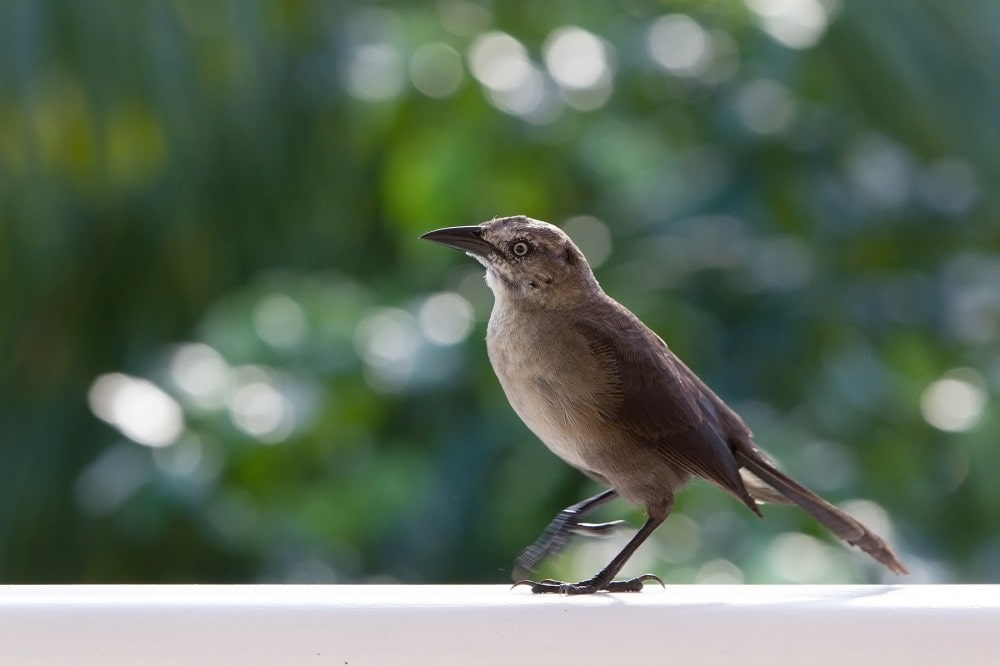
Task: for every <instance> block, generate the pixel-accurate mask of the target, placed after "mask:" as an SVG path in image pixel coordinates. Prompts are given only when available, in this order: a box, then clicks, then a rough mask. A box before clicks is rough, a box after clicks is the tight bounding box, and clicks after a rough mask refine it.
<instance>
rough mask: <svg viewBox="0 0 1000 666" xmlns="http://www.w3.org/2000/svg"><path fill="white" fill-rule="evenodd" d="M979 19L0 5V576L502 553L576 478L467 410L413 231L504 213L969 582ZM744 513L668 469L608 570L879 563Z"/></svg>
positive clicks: (975, 498) (856, 3)
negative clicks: (543, 238) (644, 534)
mask: <svg viewBox="0 0 1000 666" xmlns="http://www.w3.org/2000/svg"><path fill="white" fill-rule="evenodd" d="M997 25H1000V4H997V3H995V2H990V1H989V0H983V1H981V2H971V1H970V2H956V3H942V2H937V1H936V0H912V1H910V2H899V1H890V2H865V1H862V0H853V1H852V0H845V1H844V2H834V1H832V0H831V1H824V2H819V1H818V0H800V1H799V2H797V3H796V2H781V1H778V0H753V1H750V2H747V3H743V2H735V1H726V0H716V1H709V2H647V1H641V0H622V1H620V2H576V1H574V2H569V1H565V2H562V1H557V2H524V3H521V2H509V3H508V2H499V1H498V2H495V3H476V2H469V1H466V0H440V1H438V2H427V3H418V2H402V1H400V2H382V3H352V2H319V1H313V2H308V1H306V0H298V1H291V0H286V1H281V2H249V1H248V2H235V1H231V2H222V1H213V2H200V1H198V0H178V1H174V2H167V1H152V0H150V1H140V2H128V3H125V2H111V1H105V2H102V1H99V0H90V1H87V2H78V1H73V0H63V1H58V0H46V1H38V2H13V1H11V2H3V3H0V294H2V305H0V352H2V356H0V358H2V362H3V368H2V375H0V580H2V581H3V582H11V583H28V582H138V581H142V582H182V581H198V582H255V581H271V582H283V581H310V582H311V581H316V582H328V581H340V582H385V581H402V582H441V583H443V582H503V581H506V580H508V579H509V575H510V574H509V568H510V563H511V561H512V560H513V558H514V556H515V555H516V554H517V553H518V552H519V550H520V549H521V548H523V547H524V546H526V545H528V544H529V543H530V542H531V541H532V540H533V539H534V538H535V537H536V536H537V535H538V534H539V533H540V532H541V530H542V529H543V528H544V526H545V525H546V524H547V523H548V521H549V520H550V518H551V517H552V516H553V515H554V514H555V512H556V511H557V510H559V509H561V508H562V507H564V506H565V505H568V504H570V503H572V502H575V501H576V500H578V499H580V498H582V497H585V496H587V495H589V494H592V493H594V492H596V490H597V489H596V488H595V487H594V486H593V485H592V484H591V483H590V482H588V481H586V480H585V479H584V478H583V477H582V476H581V475H579V474H578V473H576V472H575V471H573V470H571V469H570V468H568V467H567V466H566V465H564V464H563V463H562V462H560V461H559V460H557V459H556V458H555V457H554V456H552V455H551V454H549V453H548V452H547V451H546V450H545V449H544V447H542V446H541V445H540V444H539V443H538V442H537V441H536V440H535V439H534V438H533V436H532V435H531V434H530V433H529V432H528V431H527V429H526V428H524V426H523V425H521V423H520V422H519V421H518V420H517V418H516V416H515V415H514V414H513V412H512V411H511V410H510V408H509V407H508V405H507V404H506V401H505V399H504V397H503V395H502V393H501V391H500V388H499V386H498V384H497V382H496V380H495V378H494V377H493V375H492V372H491V370H490V368H489V364H488V362H487V360H486V356H485V350H484V345H483V343H482V338H483V336H484V333H485V320H486V318H487V317H488V313H489V308H490V295H489V293H488V291H487V290H486V288H485V286H484V285H483V283H482V278H481V270H480V269H479V267H478V266H477V265H476V264H475V263H474V262H472V261H471V260H470V259H468V258H467V257H463V256H462V255H460V254H459V253H456V252H451V251H448V250H446V249H444V248H441V247H436V246H432V245H431V244H429V243H425V242H422V241H419V240H418V236H419V234H421V233H422V232H425V231H428V230H430V229H434V228H438V227H443V226H452V225H460V224H473V223H476V222H479V221H481V220H484V219H489V218H491V217H493V216H494V215H507V214H518V213H523V214H527V215H529V216H532V217H535V218H539V219H544V220H547V221H551V222H553V223H556V224H559V225H566V228H567V229H568V230H569V231H570V232H571V234H573V235H574V236H575V237H576V238H577V239H578V241H579V242H580V244H581V246H582V247H583V249H584V251H585V252H586V253H587V254H588V255H589V256H590V257H591V259H592V260H593V263H594V264H595V266H596V273H597V276H598V279H599V280H600V281H601V283H602V285H603V286H604V287H605V289H606V290H607V291H608V292H609V293H611V294H612V295H613V296H614V297H616V298H617V299H618V300H620V301H621V302H623V303H624V304H626V305H627V306H629V307H630V308H632V309H633V310H634V311H635V312H636V313H637V314H638V315H639V316H640V317H641V318H643V320H644V321H646V322H647V323H648V324H649V325H650V326H651V327H652V328H654V330H656V331H657V332H659V333H660V334H661V335H662V336H663V337H664V338H665V339H666V340H667V341H668V343H669V344H670V345H671V346H672V347H673V348H674V350H675V351H676V352H677V353H678V354H680V356H681V357H682V358H684V359H685V360H686V361H687V363H688V364H689V365H690V366H692V367H693V368H694V369H695V371H696V372H698V373H699V374H700V375H701V376H702V377H703V378H705V379H706V381H707V382H708V383H709V384H710V385H711V386H713V387H714V388H715V389H716V391H717V392H718V393H720V394H721V395H722V396H723V397H724V398H725V399H726V400H728V401H729V402H730V403H731V404H732V405H733V406H734V407H736V408H737V410H738V411H740V413H741V414H743V416H744V417H745V419H746V420H747V421H748V422H749V424H750V425H751V427H752V428H753V429H754V430H755V432H756V434H757V438H758V441H759V443H760V444H761V445H762V446H763V447H764V448H766V449H767V450H769V451H770V452H771V453H773V454H774V455H775V456H776V457H777V458H778V459H779V460H781V461H782V462H783V464H784V466H785V467H786V468H787V469H788V470H789V471H791V472H792V473H793V474H795V475H796V476H797V477H798V478H800V479H801V480H802V481H804V482H805V483H807V484H809V485H812V486H814V487H815V488H816V489H817V490H819V491H820V492H822V493H823V494H824V495H826V496H828V497H829V498H830V499H832V500H834V501H837V502H840V503H844V504H845V505H846V506H848V507H849V508H850V509H851V510H852V511H854V512H855V513H856V514H857V515H859V516H862V517H863V518H864V519H865V520H868V521H871V522H872V523H873V524H876V525H878V526H879V529H880V530H883V531H884V532H885V533H886V534H887V535H889V536H891V539H892V540H893V542H894V543H895V545H896V546H897V547H898V549H899V551H900V553H901V556H902V558H903V559H904V561H905V562H906V563H907V564H908V565H909V566H910V567H911V569H912V571H913V575H912V576H911V577H910V578H909V579H908V580H909V581H910V582H945V581H953V582H982V581H1000V573H998V572H1000V538H998V534H1000V484H998V483H997V482H996V470H997V469H1000V447H998V445H997V444H998V442H997V433H998V429H1000V423H998V419H997V415H996V406H997V397H996V396H997V390H998V388H1000V348H998V344H997V343H998V339H1000V223H998V212H1000V210H998V206H1000V203H998V199H997V190H998V188H997V183H998V182H1000V173H998V171H1000V158H998V155H1000V129H998V128H1000V123H998V116H997V113H998V109H1000V83H998V77H1000V74H998V68H997V66H996V63H997V62H1000V48H998V42H1000V40H997V38H996V29H995V28H996V26H997ZM581 216H582V217H581ZM598 260H600V261H598ZM442 293H445V294H451V295H449V296H445V297H440V298H434V299H432V300H430V301H428V299H429V298H431V297H433V296H435V295H439V294H442ZM454 294H457V295H458V296H455V295H454ZM99 378H103V379H100V381H99ZM100 414H103V415H104V419H106V420H108V421H109V422H105V420H102V419H101V418H98V415H100ZM123 423H124V424H126V425H122V424H123ZM115 424H118V425H117V426H116V425H115ZM128 424H131V425H128ZM135 428H139V431H140V432H145V433H146V435H142V436H138V438H139V439H144V438H145V439H146V440H147V441H146V443H147V444H148V443H150V442H152V443H156V444H160V446H147V445H143V444H141V443H138V442H136V441H133V440H134V439H135V438H136V436H135V432H136V430H135ZM859 500H868V501H859ZM764 512H765V515H766V520H764V521H760V520H759V519H757V518H755V517H753V516H752V515H750V513H749V512H747V511H746V510H745V509H744V508H742V507H740V506H739V504H738V503H736V502H734V501H733V500H732V499H731V498H729V497H727V496H725V495H724V494H723V493H720V492H718V491H717V490H716V489H714V488H710V487H708V486H706V485H704V484H694V485H693V486H692V488H691V489H690V490H689V491H687V492H685V493H683V494H682V495H681V496H680V498H679V501H678V507H677V513H676V515H675V516H674V517H673V518H672V519H671V520H670V521H668V524H667V525H665V526H664V527H663V528H662V529H661V530H660V531H659V532H658V533H657V535H656V538H655V539H654V540H652V541H651V542H650V543H649V544H648V545H646V546H645V547H644V548H643V549H642V550H641V551H640V553H639V556H638V557H637V561H636V562H635V563H633V564H634V566H633V569H637V570H640V571H641V570H646V569H649V570H652V571H655V572H657V573H660V574H661V575H662V576H663V577H664V579H665V580H668V581H671V582H692V581H700V582H739V581H747V582H859V581H878V580H895V579H894V578H887V577H885V576H884V575H883V573H882V572H881V571H879V569H878V567H877V566H875V565H873V564H871V563H870V562H868V561H867V558H865V557H864V556H863V555H861V554H858V553H855V552H851V551H850V550H848V549H847V548H843V547H842V546H840V545H839V544H836V543H834V542H833V541H832V540H830V539H829V538H828V537H826V536H824V535H823V534H822V532H821V530H820V529H819V528H818V527H817V526H816V524H815V523H814V522H813V521H811V520H810V519H809V518H808V517H806V516H804V515H803V514H801V513H800V512H798V511H796V510H794V509H790V508H783V507H770V508H765V510H764ZM603 515H606V516H607V517H609V518H614V517H622V516H625V517H628V518H629V520H630V521H631V522H632V523H633V524H637V523H638V522H639V521H640V520H641V516H640V515H639V514H638V513H637V512H635V511H634V510H632V509H630V508H628V507H626V506H624V505H621V504H613V505H611V506H609V507H608V509H607V510H606V511H605V512H604V514H603ZM890 517H891V519H890ZM622 538H624V535H620V536H619V537H617V540H614V539H612V540H610V541H607V542H594V541H587V542H584V543H579V544H576V546H577V547H575V548H573V549H572V550H571V551H570V552H569V553H567V554H566V555H564V556H562V557H560V558H558V559H556V560H554V561H553V562H551V563H549V565H548V566H547V568H546V573H549V574H552V575H558V576H560V577H563V578H572V577H583V576H587V575H590V574H591V573H593V572H594V571H596V569H597V568H598V567H600V566H602V565H603V564H604V563H605V561H606V560H607V559H608V558H609V557H610V554H611V553H612V552H614V550H615V548H616V547H617V545H618V544H620V543H621V539H622Z"/></svg>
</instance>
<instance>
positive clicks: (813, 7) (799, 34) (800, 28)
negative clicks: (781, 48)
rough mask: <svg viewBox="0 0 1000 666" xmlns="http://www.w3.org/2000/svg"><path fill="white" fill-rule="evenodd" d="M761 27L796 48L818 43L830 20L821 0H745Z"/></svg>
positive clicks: (781, 41) (788, 45) (786, 44)
mask: <svg viewBox="0 0 1000 666" xmlns="http://www.w3.org/2000/svg"><path fill="white" fill-rule="evenodd" d="M746 5H747V7H749V8H750V10H751V11H752V12H753V13H754V14H755V15H756V18H757V21H758V23H759V25H760V27H761V29H762V30H763V31H764V32H766V33H767V34H768V35H770V36H771V37H773V38H774V39H775V40H776V41H778V42H779V43H781V44H784V45H785V46H787V47H789V48H793V49H807V48H810V47H812V46H815V45H816V44H817V43H819V40H820V39H821V38H822V37H823V33H824V32H825V31H826V26H827V24H828V23H829V21H830V17H829V15H828V14H827V10H826V8H825V7H824V6H823V4H822V3H820V1H819V0H746Z"/></svg>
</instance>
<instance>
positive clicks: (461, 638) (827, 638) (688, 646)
mask: <svg viewBox="0 0 1000 666" xmlns="http://www.w3.org/2000/svg"><path fill="white" fill-rule="evenodd" d="M998 634H1000V586H989V585H969V586H958V585H940V586H770V585H760V586H750V585H745V586H728V585H719V586H695V585H677V586H671V587H668V588H667V589H666V590H662V589H660V588H659V587H657V586H654V585H647V587H646V589H645V591H644V592H642V593H641V594H614V595H611V594H598V595H592V596H589V597H565V596H558V595H532V594H530V593H529V592H528V591H527V590H526V589H524V588H517V589H514V590H510V589H508V588H507V587H506V586H492V585H491V586H401V585H392V586H389V585H386V586H375V585H366V586H362V585H322V586H320V585H310V586H299V585H255V586H244V585H238V586H216V585H177V586H146V585H134V586H0V664H17V665H19V666H20V665H31V664H101V665H102V666H103V665H115V664H129V665H130V666H131V665H133V664H143V665H150V664H153V665H155V664H241V665H254V664H281V665H282V666H289V665H294V664H348V665H359V666H360V665H364V664H394V665H395V664H435V665H447V664H462V665H463V666H464V665H467V664H505V665H507V664H547V665H551V664H573V665H574V666H585V665H586V664H638V665H640V666H652V665H653V664H725V665H726V666H733V665H734V664H738V665H739V666H755V665H758V664H759V665H760V666H775V665H776V664H796V665H807V664H808V665H812V666H815V665H820V666H822V665H825V664H852V665H854V666H864V665H867V664H871V665H875V664H878V665H880V666H885V665H888V664H906V665H907V666H914V665H918V664H934V665H935V666H940V665H941V664H962V665H963V666H969V665H970V664H1000V636H998Z"/></svg>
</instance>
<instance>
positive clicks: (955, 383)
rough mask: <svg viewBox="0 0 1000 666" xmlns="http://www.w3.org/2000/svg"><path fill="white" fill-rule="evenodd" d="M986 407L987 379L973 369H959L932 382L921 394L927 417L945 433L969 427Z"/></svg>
mask: <svg viewBox="0 0 1000 666" xmlns="http://www.w3.org/2000/svg"><path fill="white" fill-rule="evenodd" d="M985 407H986V382H985V381H984V379H983V377H982V375H980V374H979V373H978V372H976V371H975V370H973V369H971V368H956V369H955V370H950V371H948V372H947V373H945V374H944V376H942V377H941V378H940V379H938V380H936V381H934V382H932V383H931V384H930V386H928V387H927V388H926V389H925V390H924V392H923V395H921V396H920V410H921V412H922V413H923V415H924V419H925V420H926V421H927V422H928V423H929V424H931V425H932V426H934V427H935V428H937V429H938V430H944V431H945V432H964V431H966V430H970V429H971V428H973V427H974V426H975V425H976V424H977V423H979V420H980V418H982V415H983V409H984V408H985Z"/></svg>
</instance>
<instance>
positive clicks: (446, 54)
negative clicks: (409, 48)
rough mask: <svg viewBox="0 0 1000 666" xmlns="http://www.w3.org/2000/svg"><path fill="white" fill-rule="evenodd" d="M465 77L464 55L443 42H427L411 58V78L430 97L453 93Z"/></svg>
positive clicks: (415, 85)
mask: <svg viewBox="0 0 1000 666" xmlns="http://www.w3.org/2000/svg"><path fill="white" fill-rule="evenodd" d="M462 78H463V69H462V56H460V55H459V53H458V51H456V50H455V49H453V48H451V47H450V46H448V45H447V44H445V43H443V42H435V43H433V44H425V45H424V46H421V47H420V48H419V49H417V52H416V53H414V54H413V58H412V59H411V60H410V80H412V81H413V86H414V87H415V88H416V89H417V90H419V91H420V92H422V93H423V94H425V95H427V96H428V97H434V98H441V97H447V96H448V95H451V94H452V93H454V92H455V91H456V90H458V86H459V85H461V83H462Z"/></svg>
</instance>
